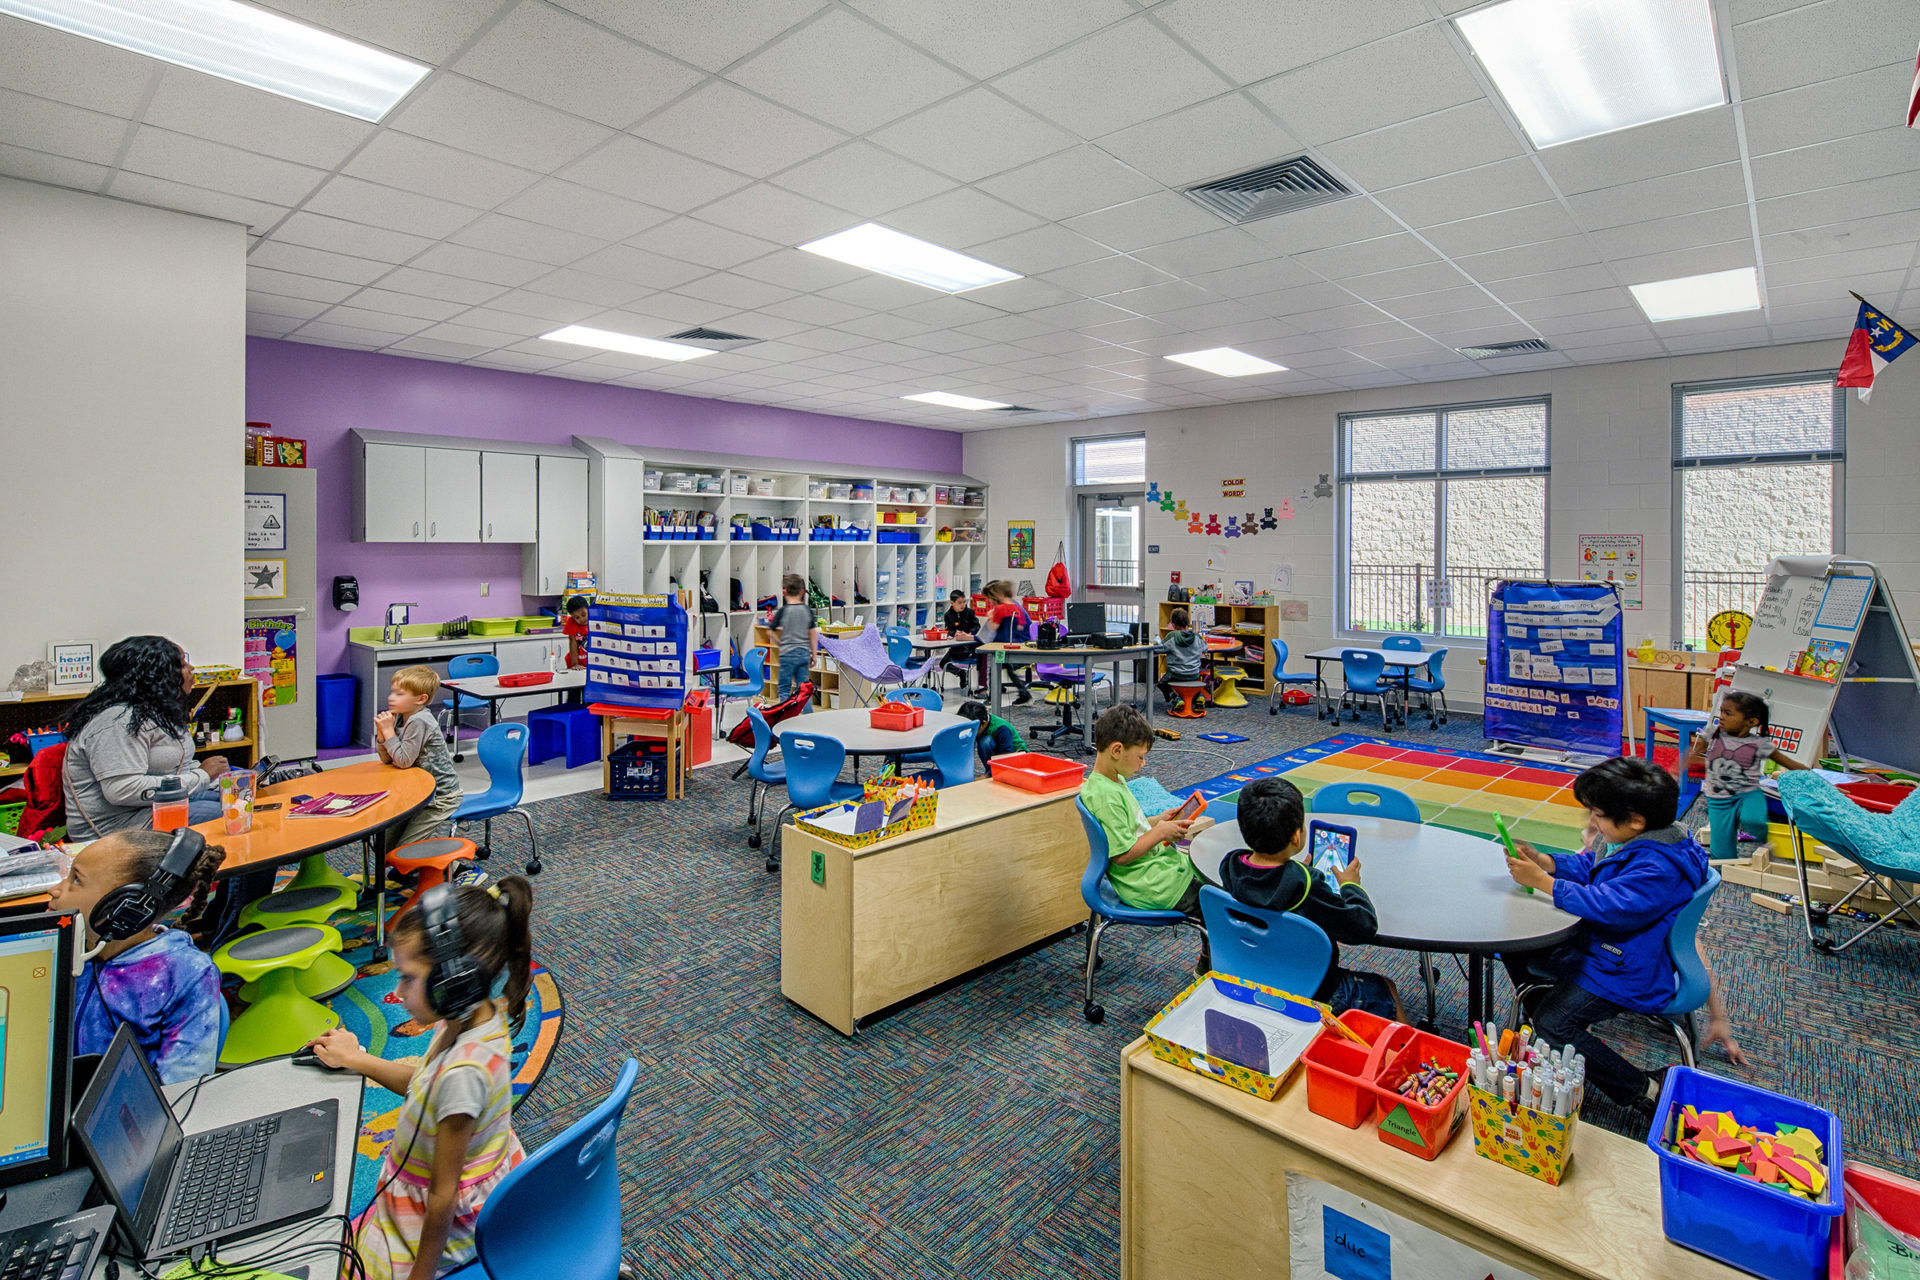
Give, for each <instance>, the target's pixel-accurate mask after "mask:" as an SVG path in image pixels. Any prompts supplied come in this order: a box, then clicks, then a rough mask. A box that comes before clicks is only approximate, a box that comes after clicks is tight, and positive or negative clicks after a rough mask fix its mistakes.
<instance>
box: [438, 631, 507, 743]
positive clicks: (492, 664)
mask: <svg viewBox="0 0 1920 1280" xmlns="http://www.w3.org/2000/svg"><path fill="white" fill-rule="evenodd" d="M499 674H500V659H498V658H496V657H494V656H493V655H492V654H490V653H457V654H455V655H454V656H453V657H451V658H448V659H447V678H448V679H450V680H466V679H469V678H471V677H473V676H497V675H499ZM450 692H451V693H452V694H453V706H452V710H451V712H450V715H451V717H452V720H453V741H452V742H451V743H449V744H448V746H449V747H451V749H452V751H453V758H454V759H455V760H465V759H466V758H467V757H466V756H465V755H464V754H462V752H461V750H460V713H461V712H463V711H468V710H471V709H472V708H474V707H479V708H481V709H482V710H484V709H485V708H486V707H487V699H485V698H463V697H461V696H460V691H459V690H458V689H454V690H450Z"/></svg>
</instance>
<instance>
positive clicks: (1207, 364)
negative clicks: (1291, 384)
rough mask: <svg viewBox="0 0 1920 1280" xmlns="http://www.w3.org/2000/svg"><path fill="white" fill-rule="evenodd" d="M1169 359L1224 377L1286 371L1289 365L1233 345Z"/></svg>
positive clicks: (1241, 376)
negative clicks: (1252, 353) (1277, 362)
mask: <svg viewBox="0 0 1920 1280" xmlns="http://www.w3.org/2000/svg"><path fill="white" fill-rule="evenodd" d="M1167 359H1169V360H1174V361H1178V362H1179V363H1181V364H1189V365H1192V366H1193V367H1194V368H1196V369H1204V370H1206V371H1207V372H1208V373H1217V374H1219V375H1220V376H1221V377H1223V378H1244V377H1246V376H1247V375H1248V374H1250V373H1285V372H1286V371H1287V366H1285V365H1283V364H1275V363H1274V362H1273V361H1271V360H1262V359H1261V358H1260V357H1259V356H1250V355H1248V354H1247V353H1246V352H1244V351H1236V350H1234V349H1233V348H1232V347H1209V348H1208V349H1207V350H1205V351H1189V352H1187V353H1186V354H1184V355H1177V356H1168V357H1167Z"/></svg>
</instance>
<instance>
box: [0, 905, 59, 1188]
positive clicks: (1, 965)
mask: <svg viewBox="0 0 1920 1280" xmlns="http://www.w3.org/2000/svg"><path fill="white" fill-rule="evenodd" d="M73 934H74V929H73V917H72V916H69V915H31V916H6V917H0V1187H11V1186H16V1185H18V1184H20V1183H23V1182H31V1181H33V1180H34V1179H36V1178H44V1177H46V1176H47V1175H48V1174H52V1173H58V1172H60V1171H61V1170H62V1169H64V1168H66V1166H67V1089H68V1083H69V1077H70V1074H71V1068H72V1064H73V944H74V938H73Z"/></svg>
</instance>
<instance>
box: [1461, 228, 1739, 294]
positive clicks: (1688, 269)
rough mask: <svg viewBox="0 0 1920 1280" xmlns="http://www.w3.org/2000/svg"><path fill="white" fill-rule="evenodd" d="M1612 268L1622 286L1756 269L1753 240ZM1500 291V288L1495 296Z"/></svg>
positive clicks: (1624, 262)
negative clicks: (1745, 268) (1751, 267)
mask: <svg viewBox="0 0 1920 1280" xmlns="http://www.w3.org/2000/svg"><path fill="white" fill-rule="evenodd" d="M1462 265H1463V266H1464V265H1465V264H1464V263H1463V264H1462ZM1609 265H1610V266H1611V267H1612V268H1613V274H1614V275H1615V276H1617V277H1619V279H1620V282H1621V283H1622V284H1630V285H1631V284H1643V283H1645V282H1646V281H1649V280H1675V279H1678V278H1679V277H1681V276H1695V275H1704V274H1705V273H1706V272H1709V271H1733V270H1735V269H1737V268H1739V267H1750V266H1752V265H1753V243H1752V241H1750V240H1733V241H1729V242H1727V243H1726V244H1710V245H1703V246H1701V247H1700V248H1697V249H1672V250H1668V251H1667V252H1665V253H1651V254H1647V255H1646V256H1645V257H1639V258H1616V259H1614V260H1613V261H1612V262H1611V263H1610V264H1609ZM1498 291H1499V290H1498V287H1497V286H1496V287H1495V292H1498Z"/></svg>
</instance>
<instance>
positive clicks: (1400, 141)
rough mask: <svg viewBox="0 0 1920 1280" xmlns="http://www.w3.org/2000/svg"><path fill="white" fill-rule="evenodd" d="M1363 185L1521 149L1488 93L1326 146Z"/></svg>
mask: <svg viewBox="0 0 1920 1280" xmlns="http://www.w3.org/2000/svg"><path fill="white" fill-rule="evenodd" d="M1325 152H1326V156H1327V158H1328V159H1329V160H1331V161H1333V163H1334V164H1336V165H1338V166H1339V167H1340V168H1341V169H1342V170H1344V171H1345V172H1346V173H1347V174H1348V175H1350V176H1351V177H1352V178H1353V180H1354V181H1356V182H1358V183H1359V184H1360V185H1361V186H1362V187H1364V188H1366V189H1368V190H1373V191H1378V190H1380V189H1382V188H1385V187H1397V186H1400V185H1402V184H1404V183H1409V182H1418V181H1419V180H1420V179H1422V178H1431V177H1434V176H1436V175H1438V174H1442V173H1451V172H1453V171H1454V170H1458V169H1469V168H1472V167H1473V166H1475V165H1482V164H1489V163H1491V162H1493V161H1495V160H1504V159H1506V158H1507V157H1509V156H1516V155H1519V154H1521V147H1520V143H1519V142H1518V141H1517V140H1516V139H1515V138H1514V136H1513V131H1512V130H1511V129H1509V128H1508V127H1507V124H1506V121H1505V120H1503V119H1502V118H1501V116H1500V113H1499V112H1498V111H1496V110H1495V109H1494V106H1493V104H1492V103H1490V102H1488V101H1486V100H1485V99H1482V100H1480V101H1478V102H1470V103H1467V104H1466V105H1465V106H1459V107H1450V108H1448V109H1447V110H1445V111H1439V112H1435V113H1434V114H1432V115H1429V116H1422V117H1421V118H1419V119H1417V120H1409V121H1408V122H1406V123H1405V124H1397V125H1393V126H1392V127H1390V128H1386V129H1381V130H1378V131H1376V132H1373V133H1366V134H1361V135H1360V136H1358V137H1354V138H1348V139H1346V140H1345V141H1344V142H1336V143H1334V144H1333V145H1332V146H1329V147H1327V148H1325Z"/></svg>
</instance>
